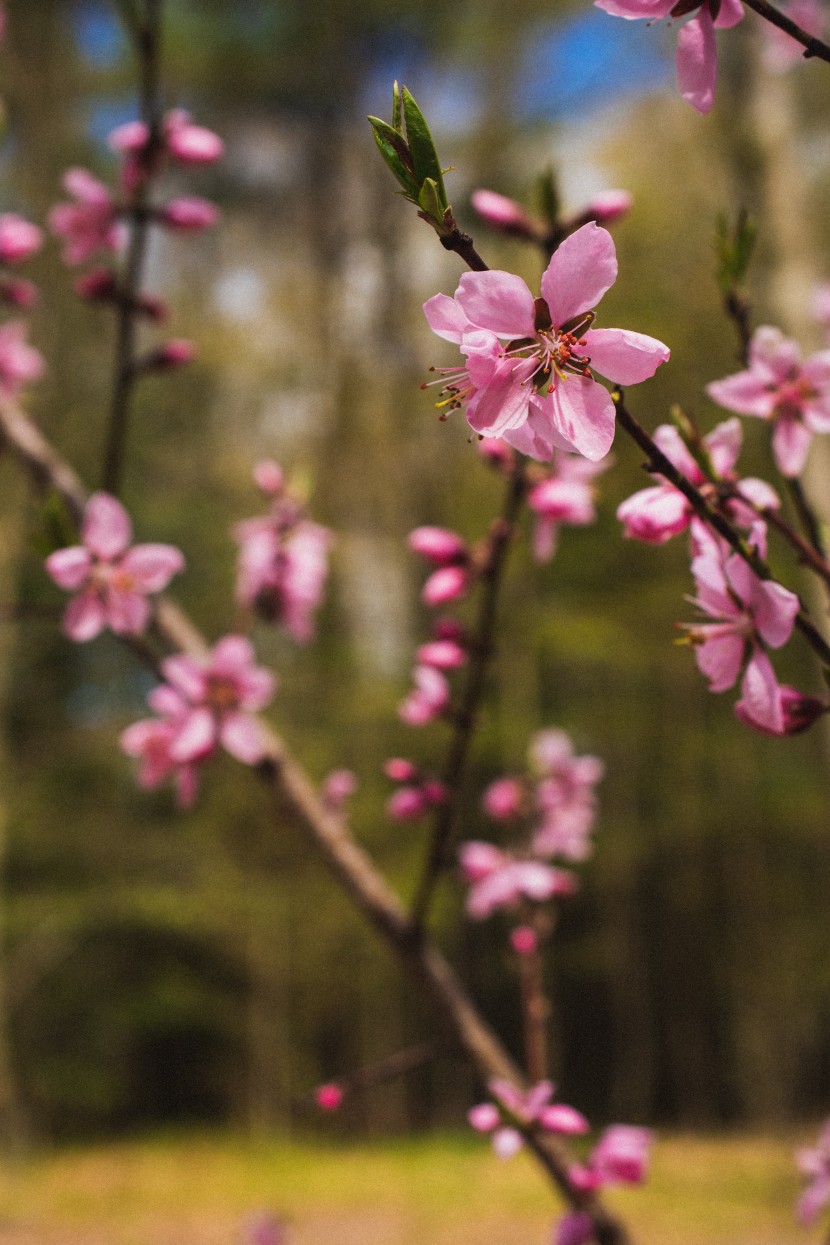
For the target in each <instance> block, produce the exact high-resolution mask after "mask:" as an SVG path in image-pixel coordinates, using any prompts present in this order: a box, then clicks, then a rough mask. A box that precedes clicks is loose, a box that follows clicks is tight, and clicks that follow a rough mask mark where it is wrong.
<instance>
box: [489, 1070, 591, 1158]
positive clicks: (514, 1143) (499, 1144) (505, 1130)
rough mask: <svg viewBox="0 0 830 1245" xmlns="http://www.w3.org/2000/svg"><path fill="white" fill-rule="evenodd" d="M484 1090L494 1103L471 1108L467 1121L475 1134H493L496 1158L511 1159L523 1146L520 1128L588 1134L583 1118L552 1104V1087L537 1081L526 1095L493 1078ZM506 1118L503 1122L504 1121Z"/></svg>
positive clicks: (503, 1081)
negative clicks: (538, 1128) (492, 1098)
mask: <svg viewBox="0 0 830 1245" xmlns="http://www.w3.org/2000/svg"><path fill="white" fill-rule="evenodd" d="M487 1088H488V1089H489V1091H490V1093H491V1094H492V1096H493V1097H494V1098H495V1099H496V1103H497V1104H498V1105H496V1103H492V1102H482V1103H479V1105H478V1106H475V1107H471V1109H470V1110H469V1111H468V1112H467V1120H468V1122H469V1123H470V1125H471V1126H472V1127H473V1128H474V1129H475V1130H476V1132H478V1133H492V1144H493V1149H494V1151H495V1152H496V1154H497V1155H498V1157H499V1158H510V1157H512V1155H514V1154H515V1153H516V1152H517V1151H518V1150H520V1149H521V1147H522V1145H523V1144H524V1138H523V1136H522V1133H521V1132H520V1131H519V1128H517V1127H515V1125H516V1124H518V1125H519V1126H520V1127H521V1128H530V1127H531V1126H533V1125H534V1124H535V1125H538V1126H539V1127H541V1128H543V1129H544V1130H545V1131H546V1132H552V1133H559V1134H563V1135H568V1136H570V1135H575V1134H581V1133H585V1132H587V1131H588V1127H589V1126H588V1121H587V1120H586V1119H585V1116H584V1115H582V1114H581V1113H580V1112H579V1111H577V1110H575V1109H574V1108H573V1107H569V1106H566V1105H565V1104H564V1103H551V1101H550V1100H551V1098H552V1097H553V1094H554V1090H555V1086H554V1085H553V1083H552V1082H551V1081H539V1082H538V1084H536V1085H533V1086H531V1088H530V1089H529V1090H527V1091H526V1092H522V1091H521V1090H518V1089H516V1087H515V1086H514V1085H513V1084H511V1082H510V1081H506V1080H502V1079H499V1078H494V1079H493V1080H491V1081H488V1083H487ZM505 1116H506V1121H505Z"/></svg>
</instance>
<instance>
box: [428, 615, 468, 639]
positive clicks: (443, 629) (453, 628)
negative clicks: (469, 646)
mask: <svg viewBox="0 0 830 1245" xmlns="http://www.w3.org/2000/svg"><path fill="white" fill-rule="evenodd" d="M432 634H433V635H434V636H435V639H436V640H454V641H455V642H456V644H466V642H467V631H466V628H465V627H464V624H463V623H460V622H459V621H458V619H457V618H438V619H436V621H435V623H434V624H433V627H432Z"/></svg>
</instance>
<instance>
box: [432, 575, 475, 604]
mask: <svg viewBox="0 0 830 1245" xmlns="http://www.w3.org/2000/svg"><path fill="white" fill-rule="evenodd" d="M468 583H469V576H468V574H467V572H466V570H465V569H464V567H462V566H442V567H441V568H440V569H439V570H437V571H433V573H432V574H431V575H430V577H429V579H428V580H427V581H426V583H425V584H424V586H423V588H422V589H421V600H422V601H423V603H424V605H433V606H434V605H446V604H447V602H448V601H455V600H457V598H458V597H462V596H463V595H464V593H465V592H466V591H467V587H468Z"/></svg>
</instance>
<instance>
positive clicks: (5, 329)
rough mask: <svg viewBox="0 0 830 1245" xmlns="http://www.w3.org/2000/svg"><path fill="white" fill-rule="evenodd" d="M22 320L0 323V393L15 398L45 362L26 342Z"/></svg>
mask: <svg viewBox="0 0 830 1245" xmlns="http://www.w3.org/2000/svg"><path fill="white" fill-rule="evenodd" d="M26 331H27V326H26V323H25V321H24V320H9V321H8V322H7V323H6V324H3V325H0V395H2V396H3V397H6V398H16V397H17V395H18V393H19V392H20V390H21V388H22V387H23V385H25V384H26V383H27V382H28V381H30V380H38V379H39V378H40V377H41V376H42V375H43V372H44V369H45V367H46V364H45V362H44V360H43V355H42V354H41V353H40V351H39V350H35V348H34V346H30V345H28V344H27V342H26V340H25V338H26Z"/></svg>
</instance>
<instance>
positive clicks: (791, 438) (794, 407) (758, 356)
mask: <svg viewBox="0 0 830 1245" xmlns="http://www.w3.org/2000/svg"><path fill="white" fill-rule="evenodd" d="M706 392H707V393H708V395H709V397H710V398H712V399H713V400H714V401H715V402H717V403H719V405H720V406H724V407H726V409H727V410H728V411H736V412H737V414H739V415H753V416H755V417H756V418H758V419H764V420H767V421H768V422H770V423H772V425H773V432H772V448H773V453H774V455H775V461H776V463H777V465H778V469H779V471H781V473H782V474H783V475H785V476H790V477H793V476H797V475H799V474H800V472H801V470H802V468H803V467H804V463H805V462H806V460H807V453H808V450H809V448H810V442H811V440H812V438H813V434H814V433H816V432H830V350H823V351H820V352H819V353H818V354H814V355H811V356H810V357H809V358H808V359H805V361H804V362H803V363H802V362H801V352H800V350H799V347H798V344H797V343H796V342H794V341H793V340H792V339H791V338H788V337H785V336H784V335H783V333H782V332H781V331H780V330H779V329H776V328H772V327H771V326H769V325H764V326H762V327H761V328H759V329H756V331H755V332H754V333H753V335H752V341H751V342H750V346H749V367H748V368H746V370H745V371H743V372H736V373H734V374H733V375H732V376H727V377H725V378H724V379H723V380H717V381H713V382H712V384H710V385H707V386H706Z"/></svg>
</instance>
